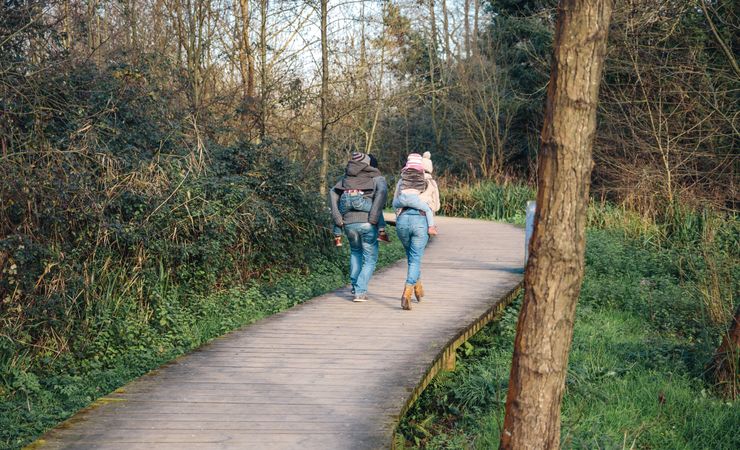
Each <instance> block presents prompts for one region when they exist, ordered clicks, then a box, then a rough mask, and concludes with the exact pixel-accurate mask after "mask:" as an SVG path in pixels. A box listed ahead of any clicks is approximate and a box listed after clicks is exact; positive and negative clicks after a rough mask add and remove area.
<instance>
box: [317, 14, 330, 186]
mask: <svg viewBox="0 0 740 450" xmlns="http://www.w3.org/2000/svg"><path fill="white" fill-rule="evenodd" d="M327 14H328V0H321V170H320V172H319V177H320V179H321V185H320V186H319V191H320V193H321V195H322V196H324V195H326V191H327V179H326V177H327V176H328V174H329V142H328V141H327V136H326V132H327V129H328V128H329V110H328V104H327V102H328V101H329V98H328V97H329V42H328V39H327V36H326V26H327V23H326V16H327Z"/></svg>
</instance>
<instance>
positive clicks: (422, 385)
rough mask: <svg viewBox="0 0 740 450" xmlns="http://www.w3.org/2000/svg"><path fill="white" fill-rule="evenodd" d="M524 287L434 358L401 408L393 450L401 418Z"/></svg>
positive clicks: (453, 339)
mask: <svg viewBox="0 0 740 450" xmlns="http://www.w3.org/2000/svg"><path fill="white" fill-rule="evenodd" d="M523 286H524V281H520V282H519V283H518V284H517V285H516V286H514V287H513V288H512V289H511V290H510V291H509V292H507V293H506V294H505V295H504V296H503V297H501V298H500V299H499V300H498V301H497V302H495V303H494V304H493V305H491V307H490V308H489V309H488V310H487V311H486V312H485V313H483V314H482V315H481V316H480V317H478V319H476V320H475V321H474V322H473V323H471V324H470V326H469V327H467V328H466V329H464V330H462V331H460V333H458V334H457V336H455V337H453V338H452V339H450V341H448V343H447V345H445V346H444V347H443V348H442V349H441V350H440V352H439V353H438V354H437V356H436V357H435V358H434V361H433V362H432V364H431V365H430V366H429V369H427V372H426V374H425V375H424V377H422V379H421V380H420V381H419V384H418V385H416V388H414V390H413V391H412V392H411V395H410V396H409V397H408V399H406V403H404V405H403V408H401V411H400V412H399V414H398V417H397V418H396V423H395V426H394V427H393V433H392V434H391V445H390V448H391V450H395V449H396V434H397V433H398V425H399V424H400V422H401V418H402V417H403V416H404V415H405V414H406V412H408V410H409V408H411V405H413V404H414V403H415V402H416V400H418V399H419V396H420V395H421V393H422V392H424V389H426V387H427V386H428V385H429V383H431V382H432V380H433V379H434V377H435V376H437V374H438V373H439V372H440V371H442V370H445V368H446V367H450V366H452V367H454V358H455V352H456V350H457V348H458V347H459V346H461V345H462V344H463V343H465V342H466V341H467V340H468V339H470V338H471V337H472V336H473V335H475V334H476V333H477V332H478V331H480V329H481V328H483V327H484V326H486V325H488V324H489V323H491V322H492V321H494V320H497V319H498V318H500V317H501V315H502V314H503V312H504V310H505V309H506V307H507V306H509V305H510V304H511V303H512V302H513V301H514V298H516V296H517V294H519V292H520V291H521V289H522V287H523Z"/></svg>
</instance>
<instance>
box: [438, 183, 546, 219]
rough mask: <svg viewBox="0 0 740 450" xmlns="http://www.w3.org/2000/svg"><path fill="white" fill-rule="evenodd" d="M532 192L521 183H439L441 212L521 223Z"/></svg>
mask: <svg viewBox="0 0 740 450" xmlns="http://www.w3.org/2000/svg"><path fill="white" fill-rule="evenodd" d="M534 198H535V192H534V191H533V190H532V188H531V187H529V186H527V185H525V184H519V183H512V184H504V185H498V184H495V183H490V182H487V183H478V184H475V185H472V186H464V185H460V186H456V187H451V186H442V187H440V202H441V204H442V210H441V213H442V214H444V215H446V216H459V217H470V218H474V219H488V220H503V221H507V222H513V223H518V224H523V223H524V219H525V217H524V211H525V207H526V205H527V201H528V200H534Z"/></svg>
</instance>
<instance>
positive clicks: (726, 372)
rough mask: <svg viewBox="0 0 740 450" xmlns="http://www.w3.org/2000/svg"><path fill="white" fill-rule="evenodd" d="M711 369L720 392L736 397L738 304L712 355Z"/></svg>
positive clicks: (739, 360)
mask: <svg viewBox="0 0 740 450" xmlns="http://www.w3.org/2000/svg"><path fill="white" fill-rule="evenodd" d="M712 369H713V372H714V382H715V383H716V385H717V389H718V390H719V392H720V394H721V395H722V396H723V397H725V398H727V399H732V400H735V399H737V394H738V389H740V304H739V305H738V307H737V309H736V310H735V317H734V318H733V320H732V325H730V330H729V331H728V333H727V334H725V335H724V336H722V344H721V345H720V346H719V348H718V349H717V353H716V354H715V355H714V359H713V361H712Z"/></svg>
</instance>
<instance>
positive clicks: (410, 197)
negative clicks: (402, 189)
mask: <svg viewBox="0 0 740 450" xmlns="http://www.w3.org/2000/svg"><path fill="white" fill-rule="evenodd" d="M396 205H398V206H396ZM393 207H394V208H414V209H418V210H419V211H424V214H426V217H427V226H428V227H433V226H434V211H432V208H430V207H429V205H428V204H427V202H425V201H424V200H422V199H421V198H420V197H419V196H418V195H414V194H401V195H399V196H398V197H397V198H396V199H395V200H394V201H393Z"/></svg>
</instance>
